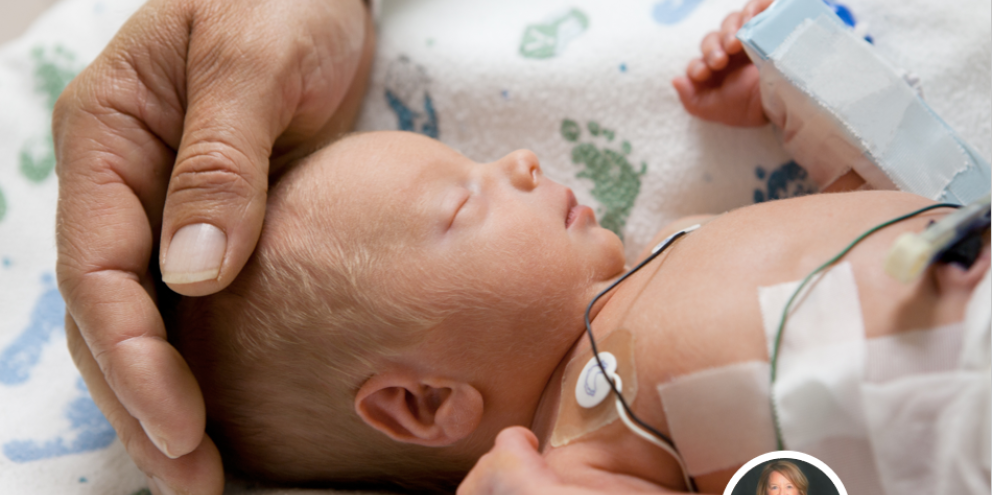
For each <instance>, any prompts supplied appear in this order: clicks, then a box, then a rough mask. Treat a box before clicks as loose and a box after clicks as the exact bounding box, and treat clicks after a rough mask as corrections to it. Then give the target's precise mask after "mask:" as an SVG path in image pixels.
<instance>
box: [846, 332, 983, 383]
mask: <svg viewBox="0 0 992 495" xmlns="http://www.w3.org/2000/svg"><path fill="white" fill-rule="evenodd" d="M963 337H964V325H963V324H962V323H960V322H959V323H952V324H950V325H944V326H942V327H939V328H935V329H933V330H914V331H910V332H902V333H898V334H895V335H890V336H887V337H879V338H875V339H869V340H868V343H867V351H868V354H867V360H866V362H865V381H866V382H868V383H880V382H886V381H889V380H893V379H896V378H902V377H905V376H908V375H919V374H923V373H938V372H942V371H949V370H953V369H955V368H957V367H958V357H959V356H960V354H961V339H962V338H963Z"/></svg>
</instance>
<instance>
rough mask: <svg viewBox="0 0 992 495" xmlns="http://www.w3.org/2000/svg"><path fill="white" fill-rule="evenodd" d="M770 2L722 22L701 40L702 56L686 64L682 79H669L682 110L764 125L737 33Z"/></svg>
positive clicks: (754, 73)
mask: <svg viewBox="0 0 992 495" xmlns="http://www.w3.org/2000/svg"><path fill="white" fill-rule="evenodd" d="M771 4H772V0H751V1H750V2H748V4H747V5H745V6H744V8H743V9H742V10H741V11H740V12H734V13H732V14H730V15H728V16H727V17H726V19H724V20H723V24H722V25H721V27H720V30H719V31H713V32H711V33H709V34H707V35H706V37H704V38H703V42H702V44H701V45H700V49H701V50H702V52H703V53H702V57H700V58H696V59H693V60H692V61H691V62H689V66H688V67H687V68H686V71H685V72H686V74H685V75H684V76H679V77H676V78H675V79H674V80H672V85H673V86H675V90H676V91H677V92H678V94H679V98H680V99H681V100H682V106H684V107H685V109H686V111H688V112H689V113H691V114H692V115H695V116H697V117H699V118H701V119H705V120H712V121H714V122H721V123H724V124H727V125H733V126H744V127H754V126H760V125H764V124H765V123H767V122H768V118H767V117H766V116H765V112H764V110H763V109H762V107H761V91H760V89H759V86H758V68H757V67H755V66H754V64H752V63H751V61H750V60H749V59H748V58H747V54H745V53H744V47H743V46H741V42H740V41H739V40H738V39H737V36H736V35H737V31H738V30H739V29H740V28H741V26H742V25H743V24H744V23H746V22H747V21H749V20H751V18H752V17H754V16H755V15H757V14H759V13H760V12H762V11H764V10H765V9H767V8H768V6H769V5H771Z"/></svg>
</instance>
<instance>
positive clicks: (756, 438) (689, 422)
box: [658, 361, 775, 476]
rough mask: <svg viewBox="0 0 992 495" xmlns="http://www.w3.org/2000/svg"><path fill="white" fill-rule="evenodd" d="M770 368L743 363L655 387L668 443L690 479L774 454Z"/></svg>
mask: <svg viewBox="0 0 992 495" xmlns="http://www.w3.org/2000/svg"><path fill="white" fill-rule="evenodd" d="M768 390H769V370H768V363H766V362H763V361H746V362H743V363H736V364H732V365H729V366H724V367H721V368H713V369H708V370H704V371H700V372H697V373H693V374H690V375H684V376H680V377H677V378H675V379H674V380H672V381H670V382H667V383H664V384H661V385H658V395H660V396H661V403H662V405H663V406H664V408H665V417H666V418H667V421H668V429H669V431H670V432H671V435H672V441H673V442H675V445H678V448H679V452H680V453H681V454H682V458H683V459H684V460H685V464H686V470H687V471H689V474H690V475H692V476H698V475H701V474H706V473H711V472H713V471H718V470H721V469H726V468H730V467H736V466H739V465H741V464H743V463H745V462H747V461H749V460H751V459H753V458H754V457H755V456H758V455H761V454H764V453H765V452H770V451H773V450H775V429H774V425H773V423H772V411H771V405H770V402H769V395H768Z"/></svg>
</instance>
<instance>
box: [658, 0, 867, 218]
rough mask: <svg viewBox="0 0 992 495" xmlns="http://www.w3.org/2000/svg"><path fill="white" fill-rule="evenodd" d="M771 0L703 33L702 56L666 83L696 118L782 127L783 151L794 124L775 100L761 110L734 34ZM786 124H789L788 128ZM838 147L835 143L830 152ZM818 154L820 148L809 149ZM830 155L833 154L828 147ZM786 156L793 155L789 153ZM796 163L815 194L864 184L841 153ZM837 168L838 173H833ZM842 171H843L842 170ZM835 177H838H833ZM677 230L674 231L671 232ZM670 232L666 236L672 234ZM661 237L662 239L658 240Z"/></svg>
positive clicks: (754, 76) (754, 75) (754, 71)
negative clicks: (813, 184)
mask: <svg viewBox="0 0 992 495" xmlns="http://www.w3.org/2000/svg"><path fill="white" fill-rule="evenodd" d="M772 2H773V0H751V1H750V2H748V4H747V5H745V6H744V8H743V9H742V10H741V11H740V12H733V13H731V14H730V15H728V16H727V17H726V18H725V19H724V20H723V24H722V25H721V26H720V30H719V31H713V32H711V33H709V34H707V35H706V36H705V37H704V38H703V41H702V43H701V45H700V49H701V51H702V56H701V57H699V58H696V59H693V60H692V61H691V62H689V66H688V67H686V74H685V75H684V76H679V77H677V78H675V79H674V80H673V81H672V85H673V86H675V90H676V91H677V92H678V94H679V98H680V99H681V100H682V106H684V107H685V109H686V111H688V112H689V113H690V114H692V115H695V116H696V117H699V118H701V119H705V120H711V121H714V122H721V123H724V124H727V125H733V126H742V127H749V126H760V125H764V124H766V123H768V122H769V121H771V123H772V124H774V125H776V126H777V127H778V128H779V129H782V133H783V139H784V140H785V141H786V143H785V144H786V148H787V149H789V145H788V144H789V143H788V141H790V140H791V137H792V136H793V135H794V134H795V132H796V131H797V130H796V129H795V128H794V127H795V125H801V124H798V122H800V121H796V122H791V121H790V120H789V119H787V118H786V112H785V108H784V107H782V105H780V104H777V102H774V101H772V102H766V103H769V104H770V106H769V108H770V110H769V112H770V113H766V112H765V107H764V106H763V104H762V100H761V90H760V85H759V76H758V68H757V67H755V66H754V64H752V63H751V61H750V59H748V57H747V54H746V53H744V47H743V46H742V45H741V42H740V40H738V39H737V31H738V30H740V28H741V26H742V25H744V24H745V23H746V22H747V21H749V20H751V18H752V17H754V16H756V15H758V14H759V13H761V12H763V11H764V10H765V9H767V8H768V7H769V6H770V5H771V4H772ZM790 124H794V125H792V126H791V127H793V128H790ZM837 146H840V145H839V144H836V145H835V146H834V148H836V147H837ZM815 151H821V150H815ZM834 151H837V150H836V149H834ZM790 152H796V150H791V149H790ZM795 155H803V156H796V159H797V160H800V163H801V164H802V165H803V166H804V167H806V168H807V170H810V171H812V172H815V171H816V170H819V171H821V172H822V173H813V174H812V175H813V179H814V181H815V182H816V183H817V184H818V185H819V186H820V191H821V192H844V191H854V190H858V189H862V188H863V187H864V186H865V184H866V181H865V179H864V178H862V177H861V176H860V175H859V174H858V173H857V172H856V171H855V170H854V169H853V168H850V167H849V166H848V161H847V160H844V159H843V153H839V152H838V153H832V154H827V155H824V154H822V153H819V152H812V153H810V152H796V153H795ZM838 166H839V167H840V170H838ZM844 168H848V170H846V171H845V170H843V169H844ZM838 174H839V175H838ZM675 230H678V229H675ZM675 230H673V231H672V232H674V231H675ZM662 238H663V237H662Z"/></svg>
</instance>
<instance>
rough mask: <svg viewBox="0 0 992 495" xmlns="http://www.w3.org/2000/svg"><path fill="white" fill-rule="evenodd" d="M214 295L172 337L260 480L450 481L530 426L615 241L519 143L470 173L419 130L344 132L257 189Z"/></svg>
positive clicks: (217, 430) (188, 306)
mask: <svg viewBox="0 0 992 495" xmlns="http://www.w3.org/2000/svg"><path fill="white" fill-rule="evenodd" d="M269 196H270V199H269V204H268V211H267V216H266V223H265V227H264V228H263V232H262V236H261V239H260V240H259V244H258V247H257V249H256V252H255V254H254V256H253V257H252V259H251V260H250V261H249V263H248V264H247V265H246V267H245V268H244V270H243V271H242V273H241V275H239V277H238V278H237V280H236V281H235V282H234V283H233V284H231V286H230V287H229V288H228V289H226V290H224V291H222V292H221V293H219V294H216V295H213V296H209V297H205V298H187V299H184V300H183V301H182V302H181V303H180V305H179V310H178V311H177V312H176V314H177V321H176V323H175V324H173V325H171V327H172V332H171V333H170V338H171V339H172V340H173V342H174V343H175V344H176V346H177V347H178V348H179V349H180V351H181V352H182V353H183V355H184V357H185V358H186V359H187V361H188V362H189V363H190V366H191V368H192V369H193V371H194V373H195V374H196V376H197V379H198V380H199V382H200V385H201V387H202V388H203V392H204V396H205V398H206V402H207V410H208V416H209V418H210V428H211V434H212V437H213V438H214V439H215V440H217V441H218V443H219V445H220V446H221V448H222V450H223V451H224V452H225V454H226V460H227V461H228V463H229V464H233V465H234V467H237V468H240V469H241V470H244V471H246V472H249V473H252V474H257V475H261V476H264V477H268V478H273V479H279V480H286V481H301V480H392V481H398V482H401V483H412V484H417V483H420V482H423V481H435V480H438V479H444V478H447V479H449V480H451V481H455V480H457V479H458V477H459V476H460V475H462V474H464V472H466V471H467V470H468V469H469V468H470V467H471V466H472V464H473V463H474V461H475V460H476V459H477V458H478V457H479V456H480V455H481V454H482V453H484V452H485V451H486V450H488V449H489V448H490V447H491V444H492V439H493V438H494V437H495V435H496V433H498V432H499V430H500V429H502V428H504V427H506V426H509V425H514V424H522V425H529V424H530V421H531V419H532V417H533V415H534V411H535V408H536V406H537V402H538V400H539V398H540V396H541V394H542V392H543V390H544V387H545V385H546V384H547V382H548V379H549V378H550V375H551V374H552V372H553V371H554V369H555V367H556V366H557V365H558V363H559V361H560V360H561V359H562V357H563V356H564V355H565V353H566V352H567V351H568V349H569V348H570V347H571V346H572V344H573V343H574V342H575V340H576V339H577V338H578V337H579V336H580V335H581V332H582V329H583V324H582V312H583V310H584V307H585V304H587V303H588V301H589V299H590V298H591V296H592V295H593V293H594V292H595V291H596V290H598V289H599V288H601V287H602V285H603V284H604V283H605V282H606V281H607V280H609V279H611V278H613V277H615V276H616V275H618V274H619V273H620V272H621V271H622V269H623V264H624V259H623V250H622V246H621V244H620V241H619V239H618V238H617V237H616V236H615V235H614V234H612V233H611V232H609V231H608V230H606V229H603V228H601V227H599V226H598V225H597V223H596V221H595V217H594V215H593V213H592V210H590V209H589V208H588V207H584V206H579V205H577V204H576V202H575V199H574V196H573V195H572V193H571V191H569V190H568V189H567V188H565V187H563V186H561V185H559V184H556V183H554V182H552V181H550V180H548V179H546V178H545V177H543V176H542V174H541V171H540V167H539V165H538V162H537V159H536V157H535V156H534V155H533V154H532V153H530V152H528V151H518V152H514V153H511V154H509V155H507V156H505V157H503V158H501V159H499V160H497V161H495V162H493V163H490V164H478V163H475V162H473V161H471V160H469V159H468V158H466V157H464V156H462V155H460V154H458V153H457V152H455V151H453V150H451V149H450V148H447V147H446V146H444V145H442V144H440V143H439V142H437V141H434V140H432V139H429V138H426V137H423V136H419V135H416V134H410V133H402V132H384V133H367V134H358V135H353V136H350V137H347V138H345V139H342V140H340V141H338V142H336V143H334V144H332V145H331V146H329V147H327V148H325V149H323V150H321V151H318V152H317V153H315V154H314V155H312V156H311V157H309V158H307V159H306V160H305V161H304V162H302V163H301V164H299V165H297V166H296V167H294V168H293V169H292V170H291V171H290V172H288V173H287V174H286V175H285V176H284V177H283V178H281V179H280V181H279V182H278V183H277V184H276V185H275V186H274V187H273V188H272V190H271V191H270V195H269Z"/></svg>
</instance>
